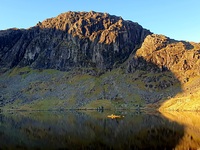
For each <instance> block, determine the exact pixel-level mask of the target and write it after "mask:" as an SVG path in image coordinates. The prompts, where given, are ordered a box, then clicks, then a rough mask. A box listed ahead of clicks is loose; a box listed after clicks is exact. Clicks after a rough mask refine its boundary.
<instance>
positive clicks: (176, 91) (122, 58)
mask: <svg viewBox="0 0 200 150" xmlns="http://www.w3.org/2000/svg"><path fill="white" fill-rule="evenodd" d="M49 69H51V70H49ZM60 71H63V72H60ZM199 76H200V44H198V43H193V42H186V41H176V40H173V39H170V38H168V37H166V36H164V35H156V34H152V33H151V32H150V31H148V30H146V29H144V28H142V26H140V25H139V24H137V23H134V22H131V21H125V20H123V19H122V18H121V17H117V16H112V15H109V14H106V13H97V12H67V13H63V14H60V15H59V16H57V17H55V18H50V19H47V20H45V21H43V22H39V23H38V24H37V25H36V26H34V27H32V28H29V29H27V30H25V29H23V30H20V29H9V30H5V31H0V89H1V90H0V104H1V101H2V104H3V105H5V106H6V105H7V106H9V108H10V107H13V103H15V104H16V105H15V107H14V108H16V109H17V108H23V109H27V107H28V108H29V109H30V108H31V109H47V108H48V109H52V108H53V109H60V108H85V107H86V108H87V107H90V106H92V107H94V105H93V103H95V102H96V101H95V100H102V104H101V105H103V106H104V107H105V108H106V107H107V106H108V105H109V108H111V105H112V108H113V107H114V108H119V107H120V108H135V107H138V106H139V105H146V104H148V105H149V104H152V103H154V104H156V107H157V108H158V107H160V105H161V104H162V103H163V102H164V101H166V100H169V99H171V101H169V102H170V103H167V105H166V107H169V106H171V105H174V103H176V104H177V105H178V106H176V108H177V107H179V106H180V105H179V104H185V103H186V102H188V101H190V100H191V101H190V102H191V105H192V107H191V108H192V109H196V108H197V106H199V107H198V108H200V103H199V102H198V101H197V102H195V103H192V100H195V99H199V93H200V87H199V84H200V78H199ZM180 93H182V94H180ZM193 93H194V94H193ZM185 99H188V101H185ZM105 100H109V101H105ZM57 101H58V102H59V103H57ZM91 103H92V104H91ZM97 103H98V105H100V104H99V103H100V101H97ZM47 104H48V107H46V105H47ZM193 105H194V107H195V108H194V107H193ZM29 106H30V107H29ZM40 106H42V108H40ZM43 106H44V108H43ZM95 107H96V105H95ZM163 108H165V106H163ZM176 108H175V109H176ZM182 108H183V107H182ZM173 109H174V108H173ZM184 109H185V108H184Z"/></svg>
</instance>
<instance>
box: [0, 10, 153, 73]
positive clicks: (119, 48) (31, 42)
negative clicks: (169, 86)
mask: <svg viewBox="0 0 200 150" xmlns="http://www.w3.org/2000/svg"><path fill="white" fill-rule="evenodd" d="M149 34H151V32H150V31H148V30H146V29H143V28H142V26H140V25H139V24H137V23H134V22H131V21H124V20H123V19H122V18H121V17H116V16H111V15H109V14H107V13H97V12H67V13H63V14H61V15H59V16H57V17H55V18H50V19H47V20H45V21H43V22H39V23H38V24H37V25H36V26H35V27H32V28H30V29H27V30H19V29H10V30H8V31H0V66H1V72H3V71H5V70H7V69H9V68H13V67H15V66H17V65H19V66H31V67H33V68H40V69H46V68H52V69H58V70H62V71H68V70H71V69H73V68H78V67H85V68H95V69H97V70H99V71H106V70H108V69H112V68H114V67H117V65H118V64H121V63H123V62H124V61H125V60H126V59H127V58H128V57H129V55H130V54H131V53H132V52H134V51H135V50H136V47H138V46H140V45H141V43H142V42H143V40H144V39H145V37H146V36H147V35H149Z"/></svg>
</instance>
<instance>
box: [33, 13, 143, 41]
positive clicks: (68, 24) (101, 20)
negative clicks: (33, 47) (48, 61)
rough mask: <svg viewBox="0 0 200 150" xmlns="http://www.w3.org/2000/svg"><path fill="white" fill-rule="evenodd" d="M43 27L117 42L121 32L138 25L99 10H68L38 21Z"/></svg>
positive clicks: (83, 36) (81, 36)
mask: <svg viewBox="0 0 200 150" xmlns="http://www.w3.org/2000/svg"><path fill="white" fill-rule="evenodd" d="M37 26H39V27H40V28H41V29H46V28H50V29H52V28H54V29H56V30H61V31H65V32H67V33H68V34H71V35H73V36H78V37H79V38H82V39H83V38H89V39H90V40H91V41H94V40H95V39H96V38H97V37H98V40H99V42H100V43H106V44H110V43H115V42H116V39H117V37H118V36H119V34H122V33H126V36H127V38H130V37H128V33H127V31H128V30H131V28H132V29H133V28H134V27H136V26H138V27H139V28H142V27H141V26H139V25H138V24H137V23H133V22H128V21H124V20H123V19H122V18H121V17H117V16H114V15H110V14H108V13H99V12H94V11H91V12H71V11H69V12H67V13H62V14H60V15H58V16H57V17H55V18H50V19H46V20H45V21H43V22H41V23H38V24H37Z"/></svg>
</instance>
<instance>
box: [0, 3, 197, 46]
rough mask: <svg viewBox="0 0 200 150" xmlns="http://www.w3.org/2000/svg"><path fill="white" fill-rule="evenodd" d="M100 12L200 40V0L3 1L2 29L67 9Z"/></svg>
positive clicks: (25, 24)
mask: <svg viewBox="0 0 200 150" xmlns="http://www.w3.org/2000/svg"><path fill="white" fill-rule="evenodd" d="M91 10H93V11H97V12H107V13H110V14H112V15H117V16H121V17H123V18H124V20H131V21H133V22H138V23H139V24H140V25H142V26H143V27H144V28H147V29H149V30H151V31H152V32H154V33H156V34H163V35H166V36H169V37H171V38H173V39H177V40H187V41H194V42H200V0H96V1H95V0H1V5H0V30H4V29H7V28H12V27H17V28H28V27H31V26H34V25H36V24H37V23H38V21H43V20H44V19H46V18H51V17H55V16H57V15H59V14H60V13H63V12H67V11H91Z"/></svg>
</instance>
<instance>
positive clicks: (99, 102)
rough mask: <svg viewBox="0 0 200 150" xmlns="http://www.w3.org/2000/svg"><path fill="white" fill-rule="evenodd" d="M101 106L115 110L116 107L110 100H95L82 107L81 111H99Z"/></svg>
mask: <svg viewBox="0 0 200 150" xmlns="http://www.w3.org/2000/svg"><path fill="white" fill-rule="evenodd" d="M101 106H103V108H104V109H114V105H113V104H112V102H111V101H110V100H94V101H91V102H90V103H88V104H86V105H84V106H82V107H80V109H97V108H98V107H101Z"/></svg>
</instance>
